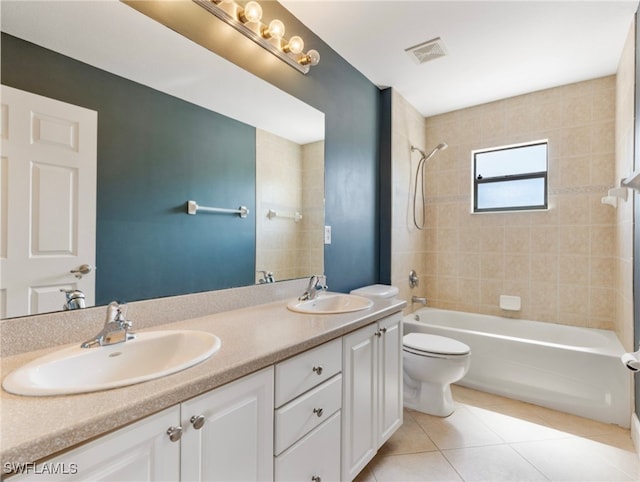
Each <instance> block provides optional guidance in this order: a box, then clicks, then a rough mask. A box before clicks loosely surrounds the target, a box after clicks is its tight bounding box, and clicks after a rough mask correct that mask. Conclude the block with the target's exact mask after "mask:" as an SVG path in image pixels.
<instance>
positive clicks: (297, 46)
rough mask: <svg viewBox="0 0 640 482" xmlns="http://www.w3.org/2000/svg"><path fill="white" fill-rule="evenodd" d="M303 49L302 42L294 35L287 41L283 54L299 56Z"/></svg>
mask: <svg viewBox="0 0 640 482" xmlns="http://www.w3.org/2000/svg"><path fill="white" fill-rule="evenodd" d="M303 49H304V40H302V39H301V38H300V37H298V36H297V35H294V36H293V37H291V38H290V39H289V43H288V44H287V45H286V46H285V47H284V51H285V52H291V53H292V54H299V53H300V52H302V50H303Z"/></svg>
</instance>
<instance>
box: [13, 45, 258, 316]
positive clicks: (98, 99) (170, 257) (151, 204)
mask: <svg viewBox="0 0 640 482" xmlns="http://www.w3.org/2000/svg"><path fill="white" fill-rule="evenodd" d="M1 54H2V55H1V57H2V58H1V62H2V83H3V84H5V85H9V86H11V87H15V88H18V89H22V90H26V91H28V92H32V93H35V94H39V95H43V96H46V97H50V98H54V99H58V100H61V101H64V102H68V103H71V104H74V105H79V106H83V107H87V108H89V109H92V110H95V111H97V112H98V191H97V242H96V266H97V270H96V304H98V305H103V304H107V303H109V302H110V301H112V300H121V301H128V300H140V299H148V298H155V297H159V296H168V295H179V294H185V293H192V292H197V291H206V290H215V289H220V288H228V287H233V286H245V285H248V284H252V283H253V282H254V280H255V274H254V269H255V268H254V265H255V225H256V223H255V209H254V206H255V187H256V186H255V128H253V127H252V126H249V125H246V124H243V123H241V122H238V121H235V120H233V119H230V118H228V117H225V116H222V115H219V114H216V113H214V112H211V111H209V110H207V109H203V108H201V107H198V106H195V105H193V104H190V103H188V102H185V101H182V100H179V99H177V98H175V97H172V96H169V95H166V94H163V93H161V92H158V91H156V90H153V89H150V88H148V87H145V86H143V85H140V84H137V83H135V82H131V81H129V80H126V79H123V78H121V77H118V76H115V75H113V74H110V73H108V72H105V71H102V70H99V69H96V68H94V67H91V66H89V65H87V64H84V63H81V62H77V61H75V60H72V59H70V58H68V57H65V56H63V55H59V54H57V53H55V52H52V51H50V50H47V49H43V48H41V47H38V46H36V45H34V44H31V43H28V42H25V41H23V40H20V39H17V38H15V37H12V36H9V35H5V34H2V53H1ZM189 199H194V200H196V201H197V202H198V203H199V204H201V205H205V206H207V205H208V206H216V207H225V208H227V207H228V208H235V207H238V206H240V205H246V206H249V207H250V209H252V213H251V214H250V215H249V217H247V218H246V219H241V218H240V217H238V216H233V215H212V214H199V215H196V216H189V215H187V214H186V202H187V200H189Z"/></svg>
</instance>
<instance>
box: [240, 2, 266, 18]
mask: <svg viewBox="0 0 640 482" xmlns="http://www.w3.org/2000/svg"><path fill="white" fill-rule="evenodd" d="M239 17H240V20H241V21H242V22H243V23H247V22H259V21H260V19H261V18H262V7H261V6H260V4H259V3H258V2H253V1H251V2H247V4H246V5H245V6H244V9H243V10H242V12H240V15H239Z"/></svg>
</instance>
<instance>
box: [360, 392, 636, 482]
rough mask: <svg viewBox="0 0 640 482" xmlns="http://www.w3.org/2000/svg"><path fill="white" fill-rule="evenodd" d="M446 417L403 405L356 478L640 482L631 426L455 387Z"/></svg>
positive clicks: (383, 481)
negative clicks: (393, 427)
mask: <svg viewBox="0 0 640 482" xmlns="http://www.w3.org/2000/svg"><path fill="white" fill-rule="evenodd" d="M452 388H453V397H454V399H455V400H456V405H457V408H456V411H455V412H454V413H453V414H452V415H450V416H449V417H446V418H440V417H433V416H430V415H426V414H423V413H420V412H415V411H411V410H406V409H405V412H404V424H403V425H402V427H401V428H400V429H399V430H398V431H397V432H396V433H395V434H394V435H393V437H391V439H390V440H389V441H388V442H387V443H386V444H385V445H384V446H383V447H382V448H381V449H380V451H379V452H378V454H377V455H376V457H375V458H374V459H373V460H372V461H371V462H370V463H369V465H367V466H366V467H365V468H364V470H363V471H362V472H361V473H360V475H359V476H358V477H357V478H356V482H374V481H375V482H388V481H402V482H409V481H490V482H497V481H508V482H515V481H557V482H560V481H563V482H564V481H576V482H587V481H606V482H614V481H640V460H639V459H638V457H637V455H636V453H635V451H634V448H633V444H632V442H631V437H630V435H629V431H628V430H625V429H622V428H620V427H617V426H615V425H608V424H605V423H601V422H595V421H593V420H589V419H585V418H581V417H577V416H575V415H569V414H566V413H561V412H556V411H554V410H550V409H547V408H543V407H539V406H537V405H531V404H528V403H524V402H519V401H516V400H511V399H508V398H503V397H499V396H497V395H492V394H488V393H484V392H479V391H476V390H471V389H468V388H464V387H459V386H454V387H452Z"/></svg>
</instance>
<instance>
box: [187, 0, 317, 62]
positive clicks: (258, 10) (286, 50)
mask: <svg viewBox="0 0 640 482" xmlns="http://www.w3.org/2000/svg"><path fill="white" fill-rule="evenodd" d="M193 1H194V2H195V3H197V4H198V5H200V6H201V7H202V8H204V9H205V10H207V11H208V12H210V13H212V14H213V15H215V16H216V17H218V18H219V19H220V20H222V21H224V22H225V23H227V24H229V25H231V26H232V27H233V28H235V29H236V30H238V31H239V32H241V33H242V34H244V35H246V36H247V37H249V38H250V39H251V40H253V41H254V42H255V43H257V44H258V45H260V46H261V47H263V48H264V49H266V50H268V51H269V52H271V53H272V54H273V55H275V56H276V57H279V58H280V59H281V60H283V61H285V62H286V63H287V64H289V65H291V66H292V67H294V68H296V69H298V70H299V71H300V72H302V73H303V74H306V73H307V72H309V69H310V67H311V66H313V65H318V63H319V62H320V54H319V53H318V51H317V50H309V51H307V52H306V53H305V52H304V41H303V40H302V38H300V37H298V36H297V35H294V36H292V37H291V38H289V39H288V40H287V39H285V38H284V32H285V28H284V24H283V23H282V22H281V21H280V20H277V19H274V20H271V22H269V24H268V25H266V24H264V23H262V7H261V6H260V4H259V3H258V2H256V1H254V0H251V1H248V2H245V3H243V4H239V3H236V2H235V1H234V0H193Z"/></svg>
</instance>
